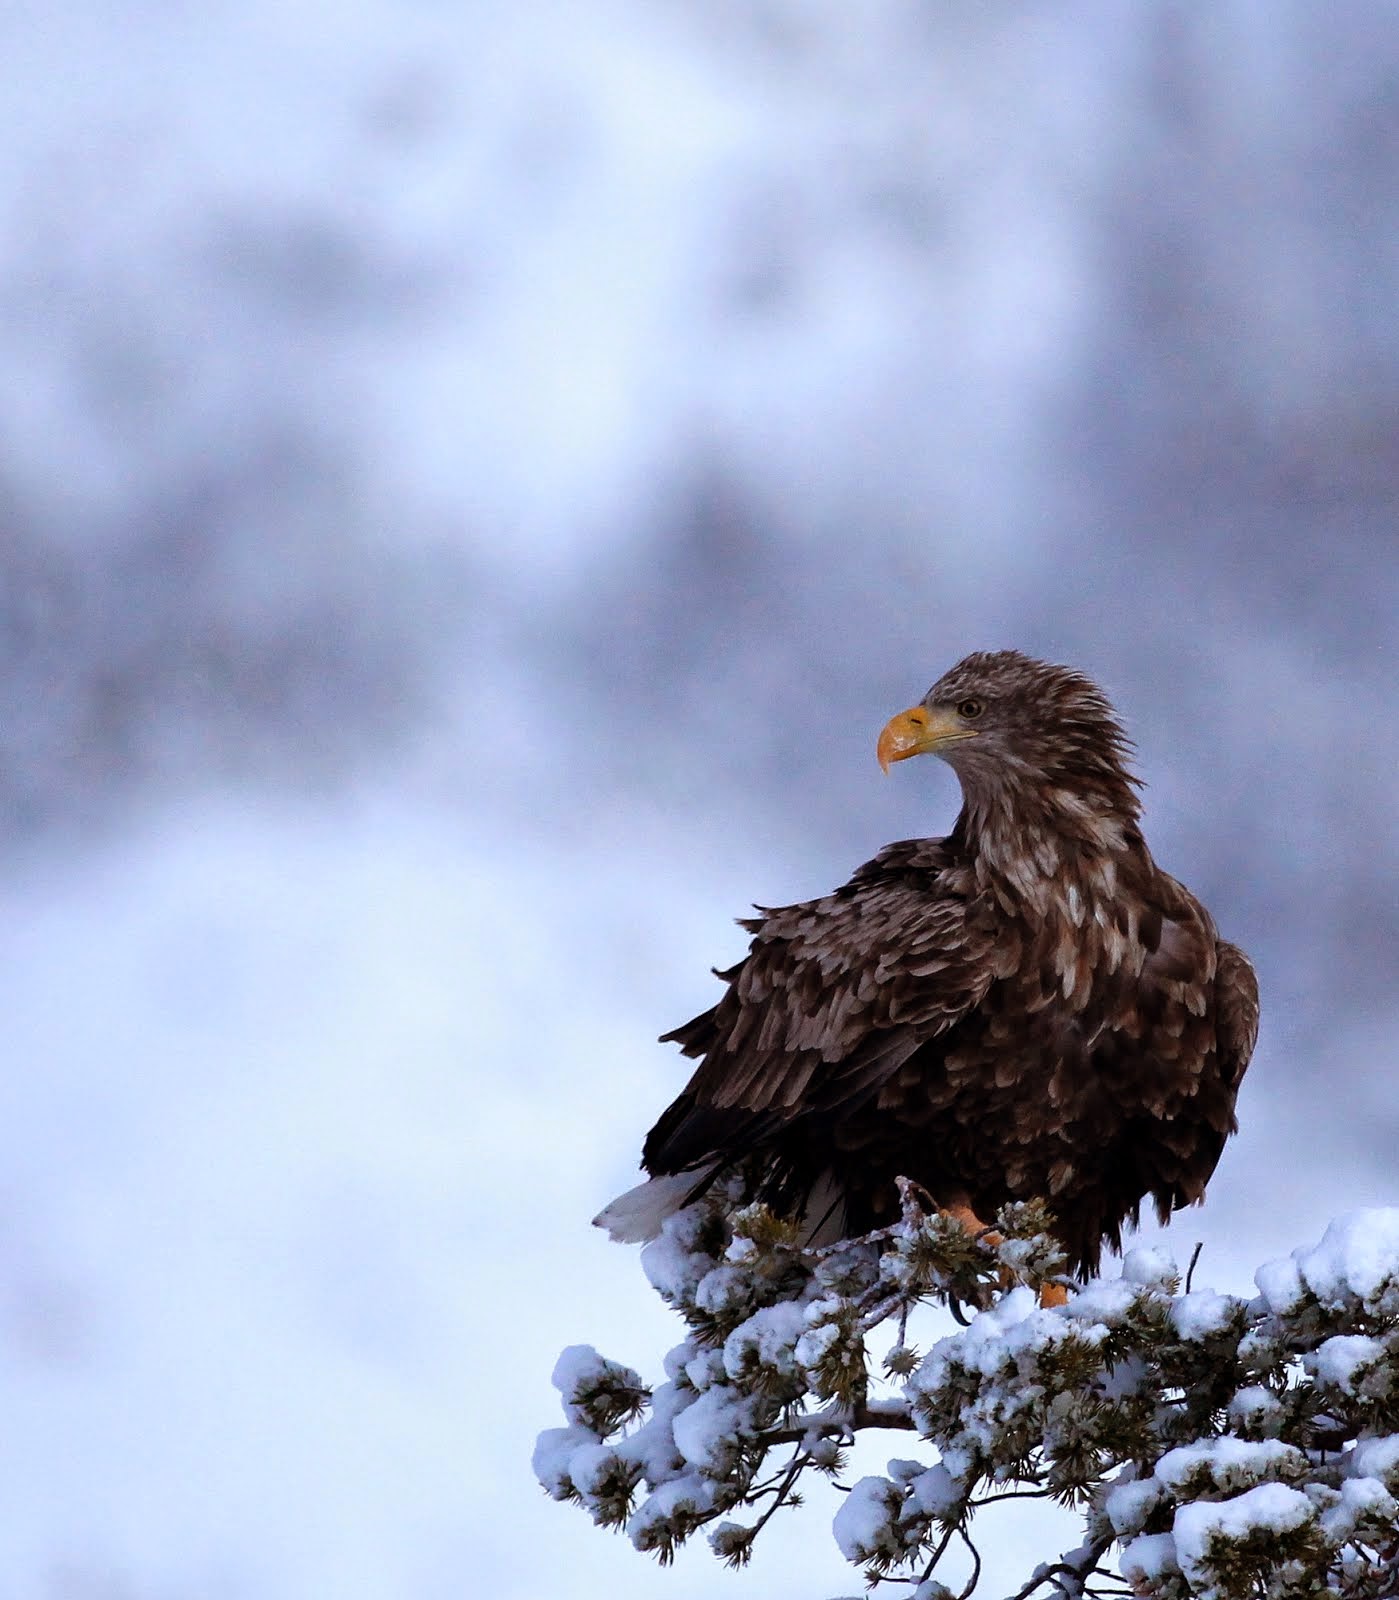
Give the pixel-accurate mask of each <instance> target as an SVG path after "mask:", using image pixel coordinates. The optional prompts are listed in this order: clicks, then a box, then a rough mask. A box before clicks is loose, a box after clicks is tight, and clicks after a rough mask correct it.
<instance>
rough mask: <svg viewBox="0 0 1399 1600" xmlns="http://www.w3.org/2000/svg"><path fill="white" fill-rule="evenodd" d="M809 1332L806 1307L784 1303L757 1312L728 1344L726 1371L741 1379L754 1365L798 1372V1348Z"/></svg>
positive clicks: (783, 1371)
mask: <svg viewBox="0 0 1399 1600" xmlns="http://www.w3.org/2000/svg"><path fill="white" fill-rule="evenodd" d="M805 1328H806V1307H805V1306H804V1305H802V1304H801V1303H800V1302H799V1301H792V1300H784V1301H780V1302H779V1303H778V1304H777V1305H774V1306H764V1307H763V1308H762V1309H761V1310H759V1311H755V1312H754V1313H753V1315H752V1316H751V1317H749V1318H748V1320H747V1321H746V1322H741V1323H739V1325H738V1327H736V1328H735V1329H734V1331H733V1332H732V1333H731V1334H730V1335H729V1336H728V1338H727V1339H726V1340H725V1341H724V1368H725V1371H727V1373H728V1375H729V1376H730V1377H731V1378H737V1377H740V1376H741V1375H742V1374H743V1373H744V1372H745V1371H746V1370H747V1369H748V1368H749V1366H751V1365H752V1364H753V1363H754V1362H756V1363H757V1364H758V1365H760V1366H763V1367H771V1368H772V1369H773V1370H774V1371H776V1372H779V1373H783V1374H788V1375H790V1374H792V1373H794V1372H795V1371H796V1369H797V1360H796V1355H795V1347H796V1343H797V1340H798V1339H800V1338H801V1336H802V1334H803V1332H804V1331H805Z"/></svg>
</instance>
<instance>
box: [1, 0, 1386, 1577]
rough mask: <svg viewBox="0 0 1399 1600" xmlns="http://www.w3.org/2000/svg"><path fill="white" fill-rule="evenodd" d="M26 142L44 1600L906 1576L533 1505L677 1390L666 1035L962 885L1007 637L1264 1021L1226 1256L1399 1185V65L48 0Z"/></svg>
mask: <svg viewBox="0 0 1399 1600" xmlns="http://www.w3.org/2000/svg"><path fill="white" fill-rule="evenodd" d="M0 132H3V138H0V663H3V670H0V797H2V798H3V806H2V807H0V819H3V835H0V845H3V868H4V879H3V883H4V903H5V913H4V915H3V918H0V1016H3V1018H4V1036H5V1056H6V1065H5V1070H4V1072H3V1075H2V1076H0V1464H3V1466H2V1471H0V1574H3V1578H0V1587H3V1589H4V1591H5V1592H6V1594H9V1595H12V1596H16V1597H20V1600H29V1597H35V1600H117V1597H120V1600H148V1597H149V1600H157V1597H158V1600H178V1597H182V1596H186V1595H188V1596H196V1595H197V1596H200V1597H201V1600H207V1597H218V1600H242V1597H245V1596H247V1597H257V1600H282V1597H286V1600H292V1597H296V1600H302V1597H304V1596H306V1595H312V1594H315V1595H334V1596H337V1597H346V1600H349V1597H356V1600H358V1597H361V1596H363V1597H370V1596H385V1595H393V1596H398V1597H404V1600H436V1597H447V1596H454V1597H455V1596H461V1595H475V1594H490V1595H492V1596H497V1597H520V1600H524V1597H531V1600H532V1597H534V1596H537V1595H541V1594H568V1595H570V1596H579V1597H583V1600H586V1597H589V1596H598V1597H601V1596H608V1597H614V1596H619V1595H628V1596H630V1595H635V1596H667V1597H673V1600H679V1597H684V1600H693V1597H698V1596H711V1595H717V1594H725V1595H732V1596H734V1597H738V1600H742V1597H756V1596H764V1597H779V1600H785V1597H788V1596H790V1597H792V1600H797V1597H799V1596H800V1597H810V1596H820V1595H826V1594H831V1593H835V1592H850V1591H853V1590H854V1589H856V1588H858V1580H857V1579H856V1578H855V1576H854V1575H853V1574H847V1573H846V1572H845V1570H844V1569H843V1567H842V1564H841V1563H840V1561H839V1558H838V1556H837V1554H836V1552H835V1550H834V1547H833V1546H832V1545H831V1544H830V1543H829V1540H828V1538H827V1536H826V1533H825V1528H826V1525H827V1522H828V1518H829V1515H830V1512H831V1509H832V1507H831V1505H830V1504H829V1503H828V1502H819V1503H817V1504H814V1505H813V1506H811V1507H810V1508H809V1509H808V1510H807V1511H806V1512H804V1513H802V1514H800V1515H799V1516H798V1517H796V1518H789V1519H788V1524H787V1527H786V1528H785V1529H783V1528H781V1527H779V1526H776V1525H775V1526H774V1527H772V1528H770V1529H769V1531H768V1534H767V1535H765V1539H764V1541H763V1543H765V1544H766V1545H767V1547H768V1548H767V1551H766V1553H764V1551H763V1549H762V1545H761V1544H760V1548H759V1555H758V1558H757V1561H756V1563H755V1566H754V1568H753V1569H752V1571H751V1572H750V1573H748V1574H745V1575H743V1576H741V1577H729V1576H727V1575H725V1574H722V1573H721V1572H720V1571H719V1569H717V1568H716V1567H715V1566H714V1565H713V1564H712V1562H711V1561H710V1558H709V1557H708V1555H707V1553H706V1552H703V1551H696V1552H695V1553H694V1554H693V1555H692V1556H691V1557H690V1558H689V1559H685V1560H682V1561H681V1563H680V1564H679V1566H678V1567H677V1568H676V1569H675V1570H674V1571H671V1572H666V1573H663V1572H661V1571H659V1570H658V1569H656V1568H655V1567H654V1566H653V1565H652V1564H651V1563H650V1562H649V1561H648V1560H646V1559H644V1558H642V1557H639V1556H637V1555H636V1554H635V1553H634V1552H632V1551H631V1550H630V1549H629V1547H628V1546H627V1545H626V1544H625V1542H624V1541H621V1540H617V1539H612V1538H609V1537H608V1536H606V1535H603V1534H600V1533H598V1532H596V1531H594V1530H593V1529H591V1527H589V1526H588V1525H587V1524H586V1523H585V1521H584V1519H583V1518H582V1517H581V1516H579V1514H578V1513H577V1512H576V1511H573V1510H571V1509H569V1508H566V1507H557V1506H554V1505H551V1504H550V1503H549V1502H548V1501H546V1500H545V1499H544V1497H543V1496H542V1494H541V1493H540V1492H539V1490H538V1489H537V1487H536V1486H535V1485H534V1483H533V1482H532V1480H531V1478H530V1475H529V1470H528V1456H529V1450H530V1445H531V1441H532V1437H533V1434H534V1432H535V1430H536V1429H537V1428H539V1427H542V1426H549V1425H552V1424H553V1423H554V1422H555V1420H556V1413H555V1408H554V1396H553V1394H552V1391H551V1390H550V1389H549V1388H548V1384H547V1375H548V1371H549V1367H550V1365H551V1364H552V1360H553V1357H554V1355H555V1353H556V1352H557V1350H558V1348H559V1347H560V1346H561V1345H563V1344H565V1343H569V1342H574V1341H587V1342H594V1343H597V1344H599V1345H600V1346H601V1347H602V1348H603V1349H604V1350H606V1351H607V1352H608V1353H609V1354H612V1355H615V1356H619V1357H622V1358H625V1359H628V1360H630V1361H633V1362H634V1363H636V1364H638V1365H640V1366H641V1367H642V1368H643V1370H645V1371H646V1372H647V1373H648V1374H649V1375H651V1376H657V1375H658V1371H659V1357H660V1354H661V1352H662V1350H663V1349H664V1348H665V1346H666V1345H667V1344H668V1343H669V1342H671V1339H672V1337H673V1335H674V1333H675V1331H676V1330H675V1329H674V1328H673V1327H672V1326H671V1324H670V1322H669V1320H668V1319H667V1317H666V1316H665V1314H664V1313H663V1311H662V1309H661V1308H660V1307H659V1305H658V1304H657V1303H656V1302H655V1300H654V1297H653V1296H651V1295H650V1293H649V1291H648V1290H647V1288H646V1286H645V1284H644V1282H643V1280H642V1277H641V1274H640V1272H639V1271H638V1269H637V1265H636V1260H635V1256H634V1253H632V1252H629V1251H625V1250H621V1249H618V1248H617V1247H615V1246H611V1245H609V1244H608V1243H607V1242H606V1241H605V1240H604V1239H603V1238H602V1237H601V1235H599V1234H597V1233H596V1232H595V1231H593V1230H591V1229H589V1228H588V1226H587V1219H588V1218H589V1217H590V1216H591V1214H592V1212H593V1211H594V1209H596V1207H597V1205H598V1204H599V1203H600V1202H601V1201H602V1200H604V1199H606V1198H607V1197H608V1196H609V1195H610V1194H611V1193H613V1192H615V1191H616V1190H617V1189H619V1188H621V1187H624V1186H625V1185H626V1184H627V1183H629V1182H630V1181H631V1173H632V1166H633V1163H634V1160H635V1155H636V1150H637V1146H638V1143H639V1140H640V1137H641V1135H642V1133H643V1131H644V1129H645V1127H646V1126H647V1124H648V1123H649V1121H650V1119H651V1117H652V1115H653V1114H654V1113H655V1111H656V1110H657V1109H658V1108H659V1107H660V1106H661V1104H663V1103H664V1101H665V1100H666V1099H667V1098H668V1097H669V1096H670V1094H671V1093H672V1092H673V1091H674V1090H675V1088H676V1087H677V1086H678V1084H679V1083H680V1082H681V1081H682V1079H683V1076H684V1068H683V1066H682V1063H681V1061H680V1059H679V1058H678V1057H677V1056H676V1055H675V1054H674V1053H673V1052H671V1051H668V1050H666V1049H663V1048H661V1047H659V1046H656V1045H655V1044H654V1043H653V1042H652V1041H653V1039H654V1036H655V1035H656V1034H658V1033H659V1032H661V1031H662V1030H663V1029H664V1028H666V1027H669V1026H672V1025H674V1024H675V1023H677V1022H679V1021H680V1020H682V1019H683V1018H685V1017H687V1016H689V1015H690V1014H691V1013H692V1012H693V1011H695V1010H698V1009H700V1008H701V1007H702V1006H704V1005H706V1004H708V1003H709V1002H710V1000H711V998H712V996H713V995H714V993H715V990H714V988H713V981H712V979H710V978H709V977H708V973H707V969H708V967H709V966H710V965H711V964H720V965H723V964H726V963H727V962H729V961H731V960H733V959H734V958H735V957H736V955H737V954H738V953H739V951H740V950H741V948H742V943H741V937H740V935H739V934H738V932H737V930H736V929H735V928H734V927H733V926H732V924H731V922H730V921H729V919H730V918H731V917H732V916H735V915H738V914H741V913H742V912H743V911H744V910H745V908H746V906H747V903H748V902H749V901H751V900H756V901H760V902H763V903H781V902H783V901H787V900H791V899H796V898H800V897H805V896H807V895H810V894H814V893H818V892H821V891H823V890H825V889H827V888H829V887H831V886H832V885H833V884H834V883H836V882H838V881H839V880H840V879H842V878H843V877H844V875H845V874H846V872H847V871H848V870H849V869H850V868H851V867H853V866H854V865H855V864H856V863H858V862H859V861H860V860H862V859H864V858H865V857H866V856H867V855H869V854H870V853H872V851H873V850H874V849H876V848H877V847H878V846H879V845H881V844H883V843H884V842H885V841H887V840H888V839H891V838H896V837H904V836H908V835H910V834H915V833H920V832H941V831H944V830H945V828H946V826H947V825H948V824H949V823H950V821H951V818H952V816H953V814H954V811H955V806H956V791H955V785H954V783H953V780H952V778H951V775H950V773H948V772H947V771H946V770H945V769H943V768H942V767H940V766H938V765H937V764H935V763H916V764H914V765H913V766H911V767H904V768H899V769H896V771H895V773H894V774H893V775H892V776H891V778H890V779H888V780H884V779H882V778H881V777H880V775H879V773H878V771H877V769H876V768H875V765H874V762H873V755H872V747H873V740H874V736H875V733H876V732H877V730H878V728H879V727H880V726H881V724H882V723H883V721H884V720H885V718H886V717H887V716H888V715H889V714H890V713H891V712H893V711H894V710H897V709H899V708H900V707H902V706H904V705H907V704H909V703H910V702H911V701H912V700H913V699H915V698H917V697H918V696H919V695H921V694H922V692H923V691H924V689H925V688H926V687H927V685H928V684H929V683H930V682H931V681H932V680H933V678H935V677H936V676H937V675H938V674H939V673H940V672H941V671H942V670H944V668H946V667H947V666H948V665H949V664H950V663H951V662H952V661H954V660H956V659H957V658H958V657H959V656H960V655H962V654H963V653H964V652H965V651H967V650H969V649H973V648H994V647H1000V646H1006V645H1016V646H1019V647H1021V648H1024V649H1027V650H1030V651H1033V652H1037V653H1042V654H1045V655H1049V656H1051V657H1055V658H1058V659H1062V660H1067V661H1071V662H1073V663H1075V664H1078V665H1080V666H1082V667H1084V668H1086V669H1087V670H1088V671H1090V672H1091V673H1093V674H1094V675H1096V676H1098V677H1099V678H1100V679H1101V680H1102V681H1103V682H1104V683H1105V685H1106V686H1107V687H1108V689H1109V691H1110V692H1111V693H1112V694H1113V696H1114V697H1115V699H1116V701H1117V703H1118V705H1119V706H1120V708H1121V709H1122V711H1123V713H1124V715H1125V717H1126V718H1127V720H1128V722H1129V724H1130V726H1131V728H1132V730H1133V732H1134V734H1135V736H1136V739H1137V741H1138V745H1139V762H1140V767H1141V770H1142V772H1143V774H1144V775H1145V777H1146V778H1147V779H1148V780H1149V783H1150V788H1149V790H1148V794H1147V806H1148V810H1147V819H1148V827H1149V836H1150V838H1151V841H1152V844H1153V847H1154V849H1155V851H1156V853H1157V855H1158V857H1159V859H1160V860H1161V861H1162V862H1163V864H1164V865H1166V866H1167V867H1168V868H1170V869H1171V870H1173V871H1174V872H1176V873H1177V874H1178V875H1179V876H1181V877H1182V878H1184V879H1185V880H1186V881H1187V882H1188V883H1190V884H1191V885H1192V887H1194V888H1195V889H1196V890H1197V891H1198V892H1199V893H1200V894H1201V895H1202V896H1203V897H1204V898H1205V899H1206V900H1207V902H1208V903H1209V904H1210V905H1211V907H1212V908H1213V909H1214V911H1215V912H1216V914H1217V916H1218V919H1219V921H1220V923H1221V925H1222V927H1223V929H1224V930H1225V931H1226V932H1227V934H1228V935H1229V936H1230V937H1233V938H1236V939H1238V940H1239V941H1240V942H1241V943H1243V944H1244V945H1245V947H1246V948H1247V949H1248V950H1249V951H1250V952H1251V953H1252V954H1253V956H1254V958H1255V960H1256V962H1257V965H1258V967H1259V971H1260V977H1261V981H1262V986H1263V993H1264V1016H1265V1022H1264V1030H1263V1035H1262V1039H1261V1042H1260V1046H1259V1051H1258V1055H1257V1057H1256V1062H1255V1066H1254V1069H1253V1072H1252V1074H1251V1076H1250V1078H1249V1080H1248V1082H1247V1084H1246V1086H1245V1090H1244V1094H1243V1099H1242V1104H1241V1116H1242V1120H1243V1132H1242V1133H1241V1135H1240V1137H1239V1138H1238V1140H1237V1141H1236V1142H1235V1143H1234V1144H1233V1145H1232V1146H1231V1147H1230V1149H1229V1151H1228V1152H1227V1154H1226V1157H1225V1160H1224V1163H1223V1166H1222V1167H1221V1170H1220V1173H1219V1175H1218V1177H1217V1179H1216V1182H1215V1185H1214V1187H1213V1189H1212V1192H1211V1198H1210V1202H1209V1204H1208V1205H1207V1206H1206V1208H1205V1209H1204V1210H1203V1211H1202V1212H1199V1213H1195V1214H1191V1215H1189V1216H1187V1217H1185V1218H1182V1219H1181V1220H1180V1221H1179V1222H1178V1223H1177V1225H1176V1227H1175V1228H1174V1229H1173V1230H1172V1233H1171V1236H1170V1237H1171V1240H1172V1243H1173V1244H1174V1246H1175V1247H1176V1248H1177V1250H1178V1251H1179V1252H1180V1254H1181V1257H1182V1259H1183V1258H1184V1256H1185V1255H1187V1254H1188V1252H1189V1248H1190V1246H1191V1245H1192V1244H1193V1242H1194V1241H1195V1240H1196V1239H1203V1240H1204V1241H1205V1243H1206V1249H1205V1255H1204V1262H1203V1266H1202V1269H1201V1276H1202V1278H1203V1280H1204V1281H1208V1282H1214V1283H1215V1284H1216V1285H1217V1286H1218V1287H1220V1288H1231V1289H1244V1288H1246V1287H1247V1285H1248V1282H1249V1272H1250V1271H1251V1269H1252V1267H1253V1266H1254V1265H1256V1263H1257V1262H1258V1261H1259V1260H1261V1259H1262V1258H1264V1257H1266V1256H1269V1255H1273V1254H1277V1253H1280V1252H1282V1251H1285V1250H1287V1249H1290V1248H1291V1247H1292V1246H1293V1245H1296V1244H1302V1243H1306V1242H1309V1241H1311V1240H1313V1239H1315V1238H1316V1237H1317V1236H1318V1235H1319V1234H1320V1232H1321V1230H1322V1227H1323V1226H1324V1223H1325V1222H1326V1220H1327V1219H1328V1218H1329V1217H1330V1216H1331V1215H1333V1214H1336V1213H1339V1212H1341V1211H1344V1210H1347V1209H1349V1208H1352V1207H1354V1206H1357V1205H1361V1204H1369V1203H1377V1202H1383V1201H1393V1200H1394V1199H1395V1198H1396V1195H1397V1194H1399V1174H1397V1173H1396V1171H1395V1166H1396V1163H1395V1157H1394V1150H1395V1148H1396V1135H1399V1099H1396V1096H1395V1093H1394V1090H1393V1087H1392V1082H1393V1080H1392V1062H1393V1059H1394V1057H1393V1049H1392V1044H1391V1043H1390V1041H1391V1040H1392V1039H1393V1037H1394V1030H1395V1023H1396V999H1395V992H1394V984H1393V971H1394V965H1395V951H1396V943H1397V942H1399V883H1396V871H1395V863H1396V856H1397V855H1399V851H1396V844H1399V839H1397V838H1396V835H1397V834H1399V809H1397V808H1396V800H1395V778H1394V774H1395V772H1396V769H1399V731H1396V717H1395V711H1394V708H1395V693H1394V682H1395V618H1396V614H1397V613H1399V535H1397V534H1396V512H1397V511H1399V427H1397V426H1396V422H1397V421H1399V313H1396V309H1395V308H1396V306H1399V184H1396V178H1395V174H1396V172H1399V31H1396V29H1395V27H1394V11H1393V8H1392V7H1391V6H1389V5H1385V4H1380V3H1365V0H1357V3H1355V4H1352V5H1348V6H1346V7H1343V8H1326V9H1322V8H1317V7H1314V6H1310V5H1306V4H1289V3H1286V0H1279V3H1272V4H1268V5H1259V4H1256V3H1245V0H1232V3H1231V0H1221V3H1219V4H1216V5H1212V6H1210V7H1208V8H1203V7H1195V6H1191V5H1188V4H1142V5H1139V6H1135V7H1125V8H1124V7H1121V6H1118V5H1114V4H1110V3H1107V0H1103V3H1101V4H1073V5H1067V6H1061V7H1053V8H1050V7H1041V6H1032V5H1024V4H1007V5H1000V6H995V7H972V6H961V5H951V4H947V5H944V4H929V3H928V0H862V3H861V4H860V5H858V6H852V5H849V4H842V3H839V0H719V3H715V0H663V3H661V4H654V3H653V4H643V3H641V0H603V3H601V4H599V5H596V6H590V7H586V8H578V7H575V6H571V5H569V4H567V3H565V0H520V3H518V4H514V5H509V6H501V5H487V4H480V3H476V4H469V3H457V4H445V3H416V4H415V3H409V0H363V3H361V4H357V5H353V6H351V5H345V4H331V3H328V0H319V3H318V0H296V3H293V4H290V5H282V6H277V5H271V4H265V3H256V4H251V5H250V4H247V3H246V0H243V3H239V4H231V3H221V0H206V3H204V4H201V5H198V6H195V5H187V4H181V3H178V0H164V3H161V0H148V3H145V4H139V5H127V6H116V5H112V4H110V3H102V0H48V3H46V4H44V5H41V6H38V5H36V6H11V7H7V8H5V9H4V11H3V13H0ZM890 1446H891V1450H897V1451H899V1452H900V1453H903V1452H906V1451H907V1448H908V1441H907V1440H906V1439H898V1438H895V1439H893V1440H891V1441H890ZM884 1453H886V1452H883V1451H882V1450H881V1449H880V1447H879V1446H876V1447H875V1453H874V1458H875V1460H876V1463H877V1462H878V1461H879V1460H881V1459H882V1455H883V1454H884ZM1005 1540H1006V1542H1005V1543H1004V1544H1003V1545H1000V1546H998V1547H997V1548H996V1549H995V1550H994V1551H992V1552H991V1553H992V1554H993V1556H994V1558H995V1559H996V1560H998V1561H1001V1562H1002V1563H1004V1564H1005V1570H1006V1572H1007V1573H1009V1572H1010V1571H1012V1570H1013V1569H1014V1567H1015V1565H1016V1563H1017V1562H1019V1561H1020V1560H1021V1559H1022V1557H1024V1556H1025V1555H1026V1554H1027V1551H1032V1550H1033V1548H1034V1546H1033V1543H1031V1544H1030V1545H1029V1546H1026V1545H1025V1543H1024V1541H1023V1539H1022V1540H1021V1541H1020V1542H1019V1543H1017V1542H1016V1541H1015V1539H1014V1537H1013V1536H1012V1535H1011V1534H1010V1533H1009V1531H1007V1533H1006V1535H1005ZM1040 1553H1043V1552H1040ZM998 1592H999V1591H998Z"/></svg>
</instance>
